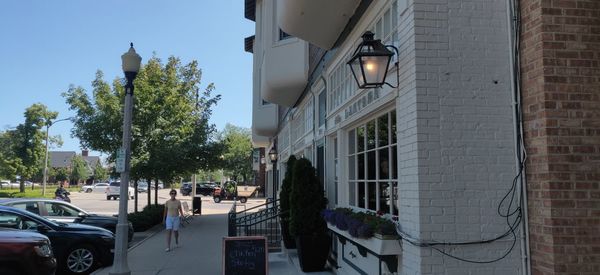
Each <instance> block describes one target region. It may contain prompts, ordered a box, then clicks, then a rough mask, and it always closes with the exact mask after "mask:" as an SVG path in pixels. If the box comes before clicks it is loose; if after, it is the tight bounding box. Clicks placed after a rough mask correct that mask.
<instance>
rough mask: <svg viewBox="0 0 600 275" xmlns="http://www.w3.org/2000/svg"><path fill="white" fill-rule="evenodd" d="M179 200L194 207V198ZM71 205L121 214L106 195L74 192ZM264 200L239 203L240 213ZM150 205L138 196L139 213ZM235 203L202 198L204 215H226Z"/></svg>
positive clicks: (161, 197) (162, 194) (162, 196)
mask: <svg viewBox="0 0 600 275" xmlns="http://www.w3.org/2000/svg"><path fill="white" fill-rule="evenodd" d="M169 191H170V189H169V188H163V189H159V190H158V203H159V204H163V203H164V202H165V201H166V200H168V199H169ZM177 193H178V195H177V199H179V200H181V201H182V202H184V201H187V203H188V205H189V207H190V209H191V207H192V197H190V196H181V195H180V194H179V191H178V192H177ZM151 196H152V203H154V191H153V192H152V194H151ZM70 197H71V203H72V204H74V205H76V206H78V207H79V208H81V209H83V210H86V211H88V212H90V213H94V214H101V215H111V216H112V215H115V214H117V213H118V212H119V200H106V195H105V194H104V193H83V192H72V193H71V195H70ZM264 201H265V200H264V199H254V198H252V199H248V202H247V203H245V204H242V203H239V202H238V204H237V205H238V207H237V209H238V211H242V210H244V209H246V208H251V207H254V206H257V205H260V204H263V203H264ZM147 204H148V199H147V194H146V193H139V194H138V211H141V210H142V209H143V208H144V206H146V205H147ZM232 205H233V201H222V202H220V203H215V202H214V201H213V198H212V197H210V196H203V197H202V214H225V213H227V212H229V210H230V209H231V206H232ZM127 208H128V210H129V213H132V212H133V211H134V200H129V202H128V204H127Z"/></svg>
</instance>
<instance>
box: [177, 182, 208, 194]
mask: <svg viewBox="0 0 600 275" xmlns="http://www.w3.org/2000/svg"><path fill="white" fill-rule="evenodd" d="M214 191H215V188H214V186H213V183H210V182H203V183H196V195H203V196H212V194H213V192H214ZM179 192H180V193H181V195H182V196H189V195H190V194H191V193H192V184H191V183H184V184H182V185H181V187H180V188H179Z"/></svg>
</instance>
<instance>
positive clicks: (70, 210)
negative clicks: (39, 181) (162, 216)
mask: <svg viewBox="0 0 600 275" xmlns="http://www.w3.org/2000/svg"><path fill="white" fill-rule="evenodd" d="M0 205H6V206H11V207H15V208H19V209H22V210H27V211H29V212H31V213H34V214H37V215H40V216H42V217H44V218H46V219H49V220H52V221H55V222H66V223H80V224H85V225H92V226H97V227H101V228H104V229H107V230H109V231H110V232H112V233H115V234H116V233H117V232H116V228H117V221H118V220H117V217H113V216H104V215H97V214H92V213H89V212H87V211H85V210H83V209H81V208H79V207H77V206H75V205H73V204H71V203H68V202H65V201H60V200H50V199H0ZM133 232H134V231H133V225H132V224H131V223H129V232H128V239H129V241H131V240H132V239H133Z"/></svg>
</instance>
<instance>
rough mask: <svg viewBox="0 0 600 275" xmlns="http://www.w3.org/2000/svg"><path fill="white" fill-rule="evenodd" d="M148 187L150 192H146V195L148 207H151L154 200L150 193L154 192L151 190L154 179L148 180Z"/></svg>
mask: <svg viewBox="0 0 600 275" xmlns="http://www.w3.org/2000/svg"><path fill="white" fill-rule="evenodd" d="M146 183H147V185H148V190H146V194H147V195H148V206H150V205H151V204H152V200H151V197H150V192H152V191H151V190H152V188H150V185H151V184H152V178H148V180H147V182H146Z"/></svg>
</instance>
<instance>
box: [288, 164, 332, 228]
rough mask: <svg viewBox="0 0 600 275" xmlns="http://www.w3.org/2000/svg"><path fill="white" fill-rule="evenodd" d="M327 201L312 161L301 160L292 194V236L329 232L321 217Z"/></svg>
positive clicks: (294, 173)
mask: <svg viewBox="0 0 600 275" xmlns="http://www.w3.org/2000/svg"><path fill="white" fill-rule="evenodd" d="M326 205H327V199H325V197H324V191H323V185H322V184H321V182H320V181H319V178H318V177H317V172H316V170H315V168H314V167H312V165H311V163H310V161H309V160H308V159H306V158H301V159H299V160H297V161H296V163H295V164H294V171H293V176H292V191H291V194H290V234H291V235H293V236H305V235H319V234H324V233H325V232H326V230H327V224H326V223H325V220H324V219H323V217H322V216H321V211H323V209H325V206H326Z"/></svg>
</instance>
